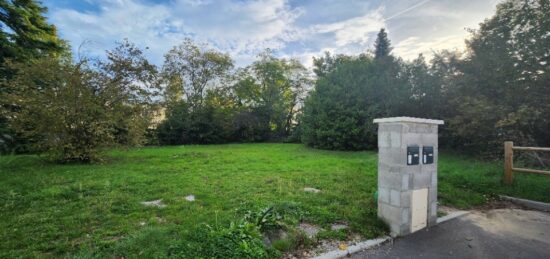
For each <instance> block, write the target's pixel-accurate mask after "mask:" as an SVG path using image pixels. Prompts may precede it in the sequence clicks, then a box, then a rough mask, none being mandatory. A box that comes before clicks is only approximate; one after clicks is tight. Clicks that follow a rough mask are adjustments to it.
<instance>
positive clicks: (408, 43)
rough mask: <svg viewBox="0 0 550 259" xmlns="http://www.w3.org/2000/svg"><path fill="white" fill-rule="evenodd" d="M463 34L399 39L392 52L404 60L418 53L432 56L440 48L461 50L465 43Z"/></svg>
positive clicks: (416, 55)
mask: <svg viewBox="0 0 550 259" xmlns="http://www.w3.org/2000/svg"><path fill="white" fill-rule="evenodd" d="M464 39H465V35H451V36H443V37H439V38H431V39H429V40H427V39H421V38H419V37H409V38H407V39H405V40H402V41H400V42H399V43H398V44H397V45H396V46H395V48H394V54H396V55H398V56H400V57H402V58H403V59H405V60H412V59H415V58H416V57H418V55H419V54H422V55H424V57H427V58H428V59H429V58H431V57H432V56H433V53H434V52H437V51H440V50H444V49H446V50H457V51H463V50H464V48H465V47H466V45H465V44H464Z"/></svg>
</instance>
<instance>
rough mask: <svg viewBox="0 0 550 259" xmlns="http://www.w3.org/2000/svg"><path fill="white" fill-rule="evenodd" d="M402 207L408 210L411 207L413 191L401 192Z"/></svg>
mask: <svg viewBox="0 0 550 259" xmlns="http://www.w3.org/2000/svg"><path fill="white" fill-rule="evenodd" d="M401 207H402V208H403V209H408V208H410V207H411V191H403V192H401Z"/></svg>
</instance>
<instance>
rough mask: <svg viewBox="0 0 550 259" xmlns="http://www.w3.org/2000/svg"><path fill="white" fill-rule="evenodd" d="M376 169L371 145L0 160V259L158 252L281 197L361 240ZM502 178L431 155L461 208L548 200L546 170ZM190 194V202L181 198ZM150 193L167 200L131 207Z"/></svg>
mask: <svg viewBox="0 0 550 259" xmlns="http://www.w3.org/2000/svg"><path fill="white" fill-rule="evenodd" d="M376 168H377V154H376V153H375V152H334V151H322V150H314V149H310V148H306V147H304V146H302V145H296V144H235V145H211V146H179V147H162V148H155V147H151V148H141V149H132V150H114V151H111V152H109V154H108V156H107V159H106V161H105V162H104V163H102V164H96V165H56V164H51V163H48V162H44V161H43V160H40V159H39V158H37V157H36V156H24V155H21V156H9V157H2V158H0V218H1V220H0V238H1V240H2V242H0V257H1V258H13V257H59V256H62V255H64V256H74V257H85V256H91V255H96V256H111V257H112V256H117V255H131V256H130V257H132V256H134V257H158V256H162V255H165V254H166V251H168V250H170V249H173V247H172V248H171V244H172V243H173V242H174V240H177V241H178V242H180V243H181V242H183V243H185V242H186V238H187V237H189V236H192V235H194V233H195V232H196V230H197V228H200V227H201V226H202V225H201V224H203V223H207V224H209V225H212V226H219V225H224V224H228V223H229V222H230V221H234V220H236V219H238V218H241V217H242V213H241V212H239V211H242V210H243V209H260V208H264V207H266V206H269V205H273V204H281V203H292V204H293V205H295V206H298V207H299V208H300V210H301V211H304V212H306V213H305V214H304V217H305V218H304V220H306V221H308V222H310V223H314V224H318V225H320V226H323V227H325V228H327V229H328V228H329V225H330V224H331V223H333V222H340V221H346V222H348V223H349V225H350V231H353V232H356V233H360V234H362V235H363V236H364V237H365V238H372V237H375V236H379V235H381V234H383V233H384V231H385V228H384V226H383V224H381V222H380V221H379V220H377V218H376V203H375V201H374V200H373V196H374V192H375V191H376V181H377V180H376ZM501 176H502V166H501V164H500V163H498V162H495V163H485V162H478V161H475V160H473V159H469V158H466V157H460V156H455V155H452V156H451V155H446V154H442V155H441V157H440V163H439V188H440V189H439V196H440V201H441V202H442V203H444V204H448V205H453V206H456V207H460V208H468V207H471V206H474V205H479V204H482V203H484V202H485V201H486V198H487V197H491V196H493V195H495V194H507V195H512V196H516V197H522V198H528V199H535V200H540V201H546V202H550V177H543V176H536V175H517V177H516V183H515V184H514V185H513V186H511V187H503V186H502V185H501V183H500V180H501ZM304 187H314V188H318V189H320V190H322V191H321V192H320V193H316V194H315V193H306V192H304V191H303V188H304ZM189 194H193V195H195V196H196V201H195V202H188V201H186V200H185V199H184V197H185V196H187V195H189ZM155 199H162V200H163V202H164V203H165V204H166V205H167V207H166V208H162V209H160V208H150V207H144V206H142V205H141V204H140V202H141V201H148V200H155ZM328 236H330V235H328ZM279 245H280V246H281V247H284V248H286V247H287V246H288V244H283V243H281V244H279Z"/></svg>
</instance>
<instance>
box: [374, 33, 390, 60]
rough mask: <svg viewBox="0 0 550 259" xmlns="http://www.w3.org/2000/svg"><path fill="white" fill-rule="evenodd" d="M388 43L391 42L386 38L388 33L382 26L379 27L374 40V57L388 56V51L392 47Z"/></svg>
mask: <svg viewBox="0 0 550 259" xmlns="http://www.w3.org/2000/svg"><path fill="white" fill-rule="evenodd" d="M390 44H391V43H390V40H389V39H388V34H387V33H386V30H385V29H384V28H382V29H380V32H378V35H377V37H376V41H375V42H374V47H375V50H374V57H375V58H376V59H380V58H383V57H388V56H389V55H390V52H391V51H392V47H391V46H390Z"/></svg>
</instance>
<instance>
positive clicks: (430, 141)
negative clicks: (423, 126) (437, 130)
mask: <svg viewBox="0 0 550 259" xmlns="http://www.w3.org/2000/svg"><path fill="white" fill-rule="evenodd" d="M437 138H438V135H437V134H433V133H428V134H421V137H420V142H421V143H422V145H424V146H433V147H434V148H437V147H438V145H437Z"/></svg>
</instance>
